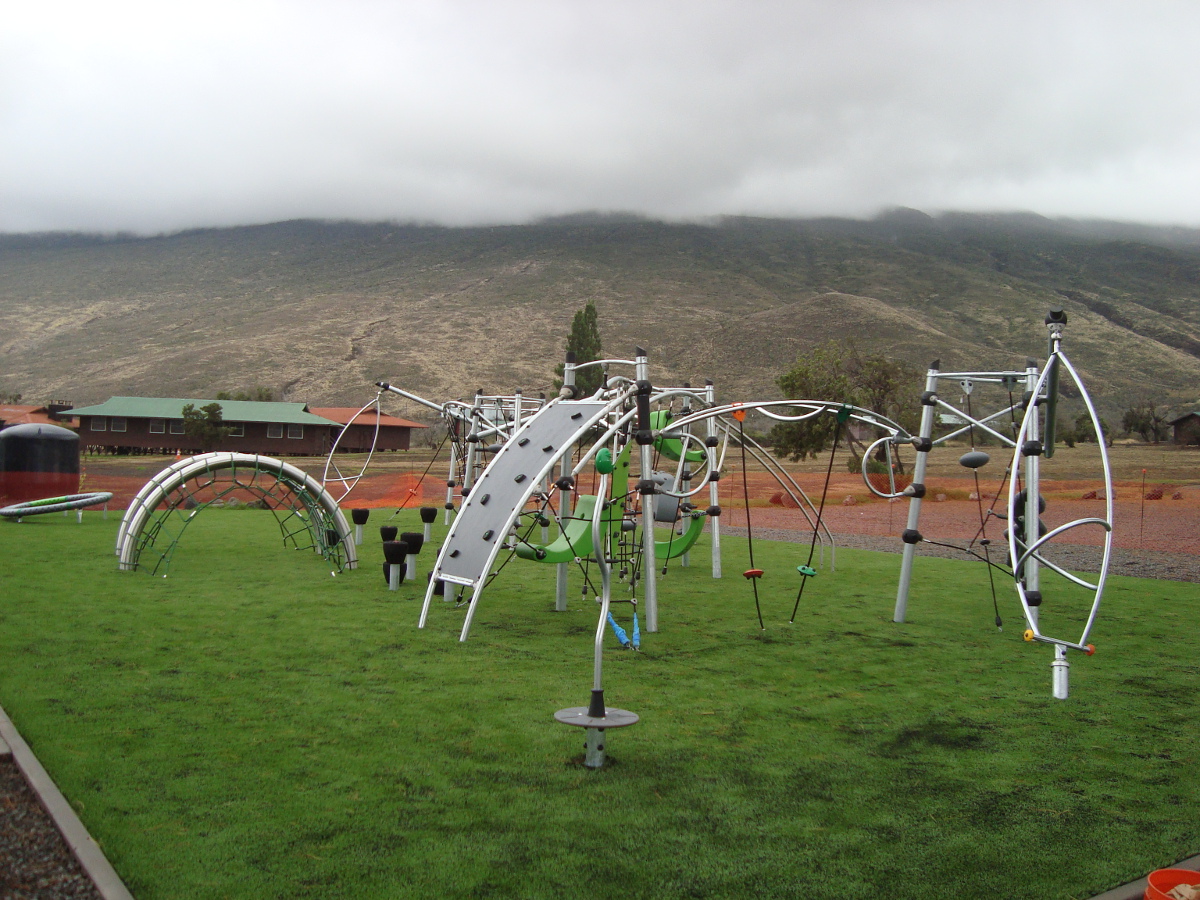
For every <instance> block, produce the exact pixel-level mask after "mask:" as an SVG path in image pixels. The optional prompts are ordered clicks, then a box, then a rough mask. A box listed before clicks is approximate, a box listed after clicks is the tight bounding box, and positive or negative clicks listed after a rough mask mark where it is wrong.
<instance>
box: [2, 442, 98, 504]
mask: <svg viewBox="0 0 1200 900" xmlns="http://www.w3.org/2000/svg"><path fill="white" fill-rule="evenodd" d="M78 491H79V435H77V434H76V433H75V432H73V431H71V430H70V429H69V428H60V427H59V426H57V425H35V424H29V425H13V426H12V427H11V428H5V429H4V430H3V431H0V506H9V505H11V504H13V503H24V502H25V501H27V500H41V499H43V498H45V497H61V496H64V495H66V494H75V493H78Z"/></svg>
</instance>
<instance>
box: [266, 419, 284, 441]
mask: <svg viewBox="0 0 1200 900" xmlns="http://www.w3.org/2000/svg"><path fill="white" fill-rule="evenodd" d="M267 437H269V438H281V437H283V426H282V425H280V424H279V423H278V422H272V423H270V424H268V425H267Z"/></svg>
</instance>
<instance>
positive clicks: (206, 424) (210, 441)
mask: <svg viewBox="0 0 1200 900" xmlns="http://www.w3.org/2000/svg"><path fill="white" fill-rule="evenodd" d="M222 421H223V418H222V414H221V404H220V403H209V404H207V405H206V406H202V407H200V408H199V409H196V406H195V404H193V403H189V404H187V405H186V406H185V407H184V408H183V433H184V434H185V435H187V436H188V437H189V438H191V440H192V441H193V443H194V444H197V445H199V446H200V448H201V449H203V450H212V449H213V448H214V447H216V446H217V444H219V443H221V441H223V440H224V439H225V438H227V437H229V434H230V432H231V431H233V429H232V428H228V427H225V426H223V425H222V424H221V422H222Z"/></svg>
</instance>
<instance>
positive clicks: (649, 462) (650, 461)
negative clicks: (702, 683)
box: [634, 347, 658, 634]
mask: <svg viewBox="0 0 1200 900" xmlns="http://www.w3.org/2000/svg"><path fill="white" fill-rule="evenodd" d="M634 372H635V378H636V382H637V413H638V416H637V418H638V426H637V435H636V438H637V442H638V447H639V449H640V450H641V476H640V480H639V481H638V493H640V494H641V499H642V583H643V585H644V587H643V589H642V596H643V598H644V600H645V603H646V631H647V632H648V633H651V634H653V633H654V632H656V631H658V584H657V581H656V580H655V575H656V574H657V572H658V561H657V560H656V559H655V558H654V479H653V477H652V476H651V470H652V469H653V468H654V431H653V429H652V428H651V427H650V393H651V391H652V390H653V388H652V386H651V384H650V364H649V362H648V360H647V359H646V351H645V350H643V349H642V348H641V347H638V348H637V349H636V350H635V351H634Z"/></svg>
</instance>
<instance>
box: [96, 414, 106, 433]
mask: <svg viewBox="0 0 1200 900" xmlns="http://www.w3.org/2000/svg"><path fill="white" fill-rule="evenodd" d="M92 431H108V419H106V418H105V417H104V416H92Z"/></svg>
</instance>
